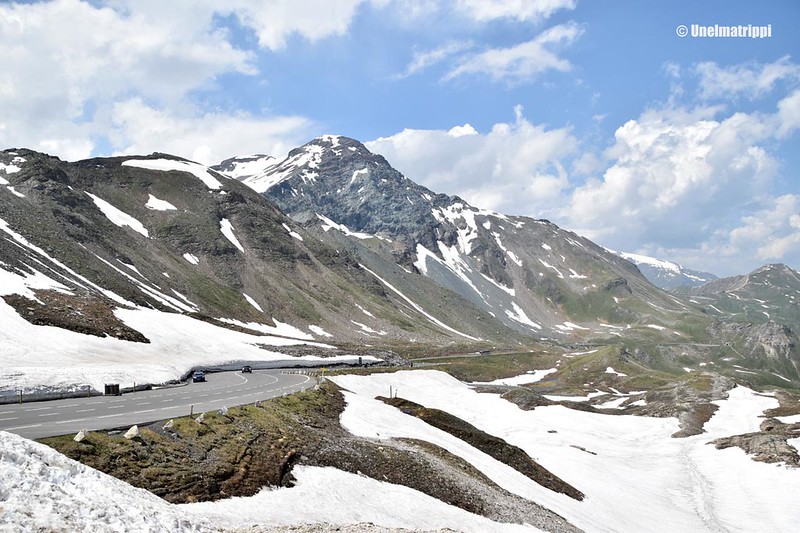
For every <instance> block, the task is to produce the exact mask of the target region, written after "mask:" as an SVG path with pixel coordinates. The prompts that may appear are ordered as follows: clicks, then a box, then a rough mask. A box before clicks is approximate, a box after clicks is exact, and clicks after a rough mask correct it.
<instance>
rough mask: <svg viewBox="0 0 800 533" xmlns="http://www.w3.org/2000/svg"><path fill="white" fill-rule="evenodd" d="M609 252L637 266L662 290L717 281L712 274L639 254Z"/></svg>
mask: <svg viewBox="0 0 800 533" xmlns="http://www.w3.org/2000/svg"><path fill="white" fill-rule="evenodd" d="M609 251H610V252H612V253H615V254H617V255H618V256H620V257H622V258H623V259H627V260H628V261H630V262H631V263H633V264H634V265H636V266H638V267H639V270H641V271H642V274H644V277H646V278H647V279H648V280H650V282H651V283H653V284H654V285H656V286H658V287H661V288H662V289H674V288H676V287H697V286H700V285H702V284H704V283H708V282H709V281H713V280H715V279H717V276H715V275H714V274H711V273H709V272H701V271H699V270H692V269H690V268H686V267H684V266H681V265H679V264H678V263H673V262H672V261H666V260H664V259H656V258H655V257H650V256H647V255H641V254H631V253H628V252H615V251H613V250H609Z"/></svg>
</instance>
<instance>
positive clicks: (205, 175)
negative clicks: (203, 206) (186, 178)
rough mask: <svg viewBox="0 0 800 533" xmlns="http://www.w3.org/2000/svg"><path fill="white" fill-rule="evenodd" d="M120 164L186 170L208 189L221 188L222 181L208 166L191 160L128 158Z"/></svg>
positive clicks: (154, 168) (164, 170)
mask: <svg viewBox="0 0 800 533" xmlns="http://www.w3.org/2000/svg"><path fill="white" fill-rule="evenodd" d="M122 166H123V167H136V168H144V169H147V170H159V171H162V172H169V171H171V170H177V171H180V172H188V173H189V174H191V175H193V176H195V177H196V178H197V179H199V180H200V181H202V182H203V183H204V184H205V186H206V187H208V188H209V189H213V190H218V189H221V188H222V183H220V182H219V180H218V179H217V178H216V177H214V175H213V174H211V172H209V171H208V168H206V167H204V166H203V165H201V164H199V163H194V162H192V161H176V160H174V159H128V160H127V161H123V162H122Z"/></svg>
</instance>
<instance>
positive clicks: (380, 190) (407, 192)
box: [216, 135, 702, 339]
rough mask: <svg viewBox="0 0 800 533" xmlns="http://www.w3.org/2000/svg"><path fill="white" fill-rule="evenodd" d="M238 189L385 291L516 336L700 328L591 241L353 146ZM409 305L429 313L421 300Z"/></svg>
mask: <svg viewBox="0 0 800 533" xmlns="http://www.w3.org/2000/svg"><path fill="white" fill-rule="evenodd" d="M233 163H235V161H230V160H229V161H228V162H226V163H225V164H223V165H221V166H219V167H216V168H218V169H219V170H220V171H223V172H224V171H225V168H226V165H228V166H230V165H231V164H233ZM239 177H240V178H242V176H241V175H239ZM242 179H243V182H244V183H246V184H247V185H249V186H250V187H252V188H253V189H254V190H256V191H258V192H263V193H264V194H265V195H266V196H268V197H269V198H271V199H272V200H274V201H275V203H276V204H277V205H278V206H279V207H280V208H281V209H282V210H283V211H284V212H286V213H287V214H288V215H289V216H290V217H291V218H292V219H293V220H294V221H295V222H297V223H299V224H302V225H303V227H304V228H305V229H306V230H307V231H309V232H312V233H314V234H315V235H317V236H318V237H319V238H320V239H322V240H324V241H325V242H328V243H329V244H331V245H333V246H337V247H338V246H341V247H347V248H348V249H349V250H351V251H352V252H353V253H354V254H355V255H356V256H357V257H358V258H359V261H360V262H362V264H364V265H365V266H366V267H367V268H368V269H370V270H371V271H373V272H374V273H375V274H376V277H379V278H381V279H383V280H384V283H385V284H387V285H395V284H400V285H403V287H404V289H403V290H409V291H413V289H412V288H410V287H408V284H407V280H408V279H409V278H408V275H409V274H410V273H413V274H422V275H423V276H424V277H427V278H428V279H430V280H433V281H434V282H436V284H438V285H439V286H441V287H443V288H446V289H448V290H450V291H453V292H455V293H457V294H459V295H461V296H462V297H464V298H465V299H467V300H469V301H470V302H472V303H473V304H474V305H475V306H476V307H478V308H479V309H482V310H483V311H484V312H485V313H488V314H489V315H490V316H492V317H494V318H496V319H497V320H498V321H499V322H501V323H503V324H504V325H506V326H507V327H509V328H513V329H516V330H517V331H519V332H521V333H525V334H529V335H534V336H537V337H551V338H562V339H563V338H568V337H574V336H585V335H593V336H598V335H600V336H606V337H608V336H609V335H613V334H619V331H618V330H620V329H623V328H626V329H627V328H630V327H633V328H648V327H650V328H651V331H653V329H654V328H652V326H655V327H656V328H661V329H660V330H659V331H665V330H668V329H681V328H683V326H684V325H685V324H686V323H687V322H689V321H692V320H695V319H697V318H700V319H702V317H701V316H700V313H698V312H697V311H696V310H695V309H693V308H692V307H691V306H690V305H689V304H687V303H685V302H683V301H681V300H680V299H678V298H676V297H674V296H672V295H669V294H667V293H665V292H663V291H661V290H659V289H657V288H656V287H654V286H653V285H652V284H651V283H649V282H648V281H647V280H646V279H645V278H644V277H643V276H642V274H641V273H640V272H639V270H638V269H637V268H636V267H634V266H633V265H632V264H631V263H629V262H628V261H625V260H623V259H622V258H620V257H618V256H616V255H614V254H612V253H609V252H608V251H607V250H605V249H603V248H601V247H599V246H597V245H595V244H594V243H592V242H591V241H588V240H587V239H584V238H582V237H580V236H578V235H576V234H574V233H572V232H569V231H566V230H563V229H561V228H559V227H558V226H556V225H554V224H552V223H550V222H548V221H546V220H534V219H532V218H528V217H517V216H506V215H502V214H499V213H495V212H491V211H486V210H481V209H477V208H475V207H472V206H470V205H469V204H467V203H466V202H465V201H464V200H462V199H460V198H458V197H457V196H448V195H445V194H436V193H434V192H432V191H430V190H428V189H427V188H425V187H423V186H420V185H418V184H416V183H415V182H413V181H412V180H410V179H408V178H407V177H405V176H403V175H402V174H401V173H400V172H398V171H397V170H395V169H394V168H392V167H391V165H390V164H389V162H387V161H386V160H385V159H384V158H383V157H382V156H380V155H377V154H373V153H371V152H370V151H369V150H368V149H367V148H366V147H365V146H364V145H363V144H361V143H359V142H358V141H355V140H353V139H349V138H346V137H340V136H331V135H328V136H323V137H320V138H317V139H314V140H313V141H311V142H309V143H307V144H306V145H304V146H302V147H300V148H297V149H295V150H292V151H291V152H290V153H289V154H288V156H287V157H286V158H285V159H284V160H282V161H278V162H275V163H273V164H268V165H265V166H264V168H263V170H262V171H261V172H257V173H254V174H252V175H250V176H247V177H243V178H242ZM417 298H419V300H418V301H425V302H427V303H426V305H425V306H426V308H427V307H429V306H431V305H436V303H435V302H434V301H432V300H430V298H426V295H425V294H424V293H420V292H415V293H414V299H415V300H417Z"/></svg>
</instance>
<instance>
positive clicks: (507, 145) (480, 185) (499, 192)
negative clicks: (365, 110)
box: [367, 107, 578, 214]
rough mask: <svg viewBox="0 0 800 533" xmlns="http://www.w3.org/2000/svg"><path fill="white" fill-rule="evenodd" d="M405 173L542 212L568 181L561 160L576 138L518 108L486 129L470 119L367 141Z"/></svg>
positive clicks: (487, 202)
mask: <svg viewBox="0 0 800 533" xmlns="http://www.w3.org/2000/svg"><path fill="white" fill-rule="evenodd" d="M367 146H368V147H369V149H370V150H372V151H373V152H376V153H379V154H382V155H383V156H385V157H386V158H387V160H388V161H389V163H391V164H392V165H393V166H395V168H397V169H398V170H400V171H401V172H403V173H404V174H405V175H406V176H408V177H409V178H410V179H412V180H414V181H417V182H418V183H421V184H423V185H425V186H427V187H429V188H430V189H432V190H434V191H436V192H441V191H447V192H450V193H456V194H458V195H460V196H462V197H463V198H464V199H465V200H467V201H468V202H470V203H472V204H474V205H477V206H480V207H483V208H487V209H494V210H498V211H502V212H507V213H520V214H534V213H547V212H549V210H551V209H552V208H553V207H554V200H555V199H556V198H557V197H558V196H559V194H560V193H561V192H562V191H563V190H564V189H566V188H567V187H568V185H569V183H568V177H567V173H566V171H565V170H564V168H563V166H562V165H561V163H560V160H561V159H563V158H565V157H567V156H569V155H571V154H573V153H574V152H575V151H576V149H577V146H578V141H577V139H575V137H574V136H573V135H572V134H571V132H570V130H569V129H568V128H561V129H547V128H545V127H544V126H541V125H534V124H532V123H531V122H529V121H528V120H527V119H526V118H525V117H524V116H523V113H522V108H521V107H517V108H516V109H515V120H514V122H513V123H498V124H495V125H494V126H493V127H492V129H491V130H490V131H489V132H488V133H485V134H482V133H479V132H477V131H475V129H474V128H473V127H472V126H470V125H469V124H465V125H463V126H456V127H454V128H451V129H449V130H413V129H406V130H403V131H402V132H400V133H398V134H396V135H392V136H391V137H382V138H379V139H377V140H375V141H372V142H368V143H367Z"/></svg>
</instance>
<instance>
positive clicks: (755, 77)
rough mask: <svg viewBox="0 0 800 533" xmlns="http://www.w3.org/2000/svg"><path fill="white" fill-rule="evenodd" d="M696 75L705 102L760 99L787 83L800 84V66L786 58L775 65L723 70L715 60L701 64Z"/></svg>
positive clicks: (697, 67) (747, 66)
mask: <svg viewBox="0 0 800 533" xmlns="http://www.w3.org/2000/svg"><path fill="white" fill-rule="evenodd" d="M695 72H696V74H697V75H698V76H699V78H700V86H699V93H700V97H701V98H704V99H712V98H726V97H731V96H733V97H737V96H744V97H746V98H750V99H753V98H757V97H759V96H763V95H764V94H766V93H769V92H770V91H772V89H773V88H774V87H775V85H776V84H777V83H778V82H780V81H782V80H784V81H787V82H789V83H794V84H796V83H797V82H800V65H797V64H795V63H792V61H791V59H790V58H789V56H784V57H782V58H780V59H778V60H777V61H775V62H773V63H746V64H739V65H732V66H728V67H721V66H719V65H718V64H717V63H714V62H713V61H707V62H703V63H699V64H698V65H696V66H695Z"/></svg>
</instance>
